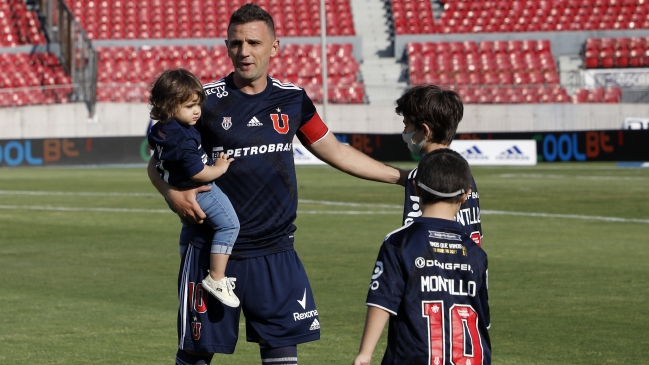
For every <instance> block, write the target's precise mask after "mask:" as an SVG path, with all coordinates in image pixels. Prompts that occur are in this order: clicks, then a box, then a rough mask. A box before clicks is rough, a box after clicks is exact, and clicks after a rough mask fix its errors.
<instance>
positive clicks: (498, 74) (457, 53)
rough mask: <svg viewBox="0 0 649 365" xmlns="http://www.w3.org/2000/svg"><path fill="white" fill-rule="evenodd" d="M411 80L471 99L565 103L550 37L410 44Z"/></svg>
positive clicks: (566, 97)
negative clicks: (441, 87) (455, 92)
mask: <svg viewBox="0 0 649 365" xmlns="http://www.w3.org/2000/svg"><path fill="white" fill-rule="evenodd" d="M406 51H407V57H408V71H409V79H410V83H411V84H413V85H418V84H438V85H442V86H446V87H451V88H454V89H456V90H457V91H458V93H460V95H462V97H463V100H464V102H465V103H483V104H484V103H538V102H544V103H554V102H556V103H565V102H570V97H569V96H568V94H567V92H566V90H565V89H564V88H562V87H561V86H560V80H559V74H558V73H557V66H556V63H555V62H554V58H553V56H552V53H551V52H550V42H549V41H547V40H524V41H519V40H510V41H493V42H492V41H482V42H480V43H479V44H478V43H475V42H471V41H464V42H435V43H434V42H423V43H415V42H411V43H408V45H407V48H406Z"/></svg>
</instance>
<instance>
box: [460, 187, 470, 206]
mask: <svg viewBox="0 0 649 365" xmlns="http://www.w3.org/2000/svg"><path fill="white" fill-rule="evenodd" d="M470 194H471V189H469V190H468V191H467V192H466V193H464V195H462V204H464V202H465V201H466V200H467V198H468V197H469V195H470Z"/></svg>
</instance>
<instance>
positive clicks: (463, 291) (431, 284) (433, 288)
mask: <svg viewBox="0 0 649 365" xmlns="http://www.w3.org/2000/svg"><path fill="white" fill-rule="evenodd" d="M476 288H477V285H476V283H475V281H466V282H465V281H464V280H461V279H460V280H455V279H446V278H443V277H441V276H438V275H433V276H422V277H421V291H422V292H447V293H449V294H451V295H457V296H463V297H466V296H470V297H475V293H476Z"/></svg>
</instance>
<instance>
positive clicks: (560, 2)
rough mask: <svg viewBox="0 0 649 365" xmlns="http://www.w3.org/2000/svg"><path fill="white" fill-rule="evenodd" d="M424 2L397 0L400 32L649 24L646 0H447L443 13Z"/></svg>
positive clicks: (646, 26)
mask: <svg viewBox="0 0 649 365" xmlns="http://www.w3.org/2000/svg"><path fill="white" fill-rule="evenodd" d="M420 3H428V1H421V2H419V1H414V0H392V9H393V18H394V24H395V25H394V27H395V32H396V34H432V33H511V32H556V31H559V32H560V31H568V30H571V31H581V30H608V29H649V18H648V14H649V3H648V2H646V1H645V0H526V1H513V0H500V1H484V0H473V1H471V0H468V1H467V0H445V1H444V10H443V11H442V12H441V14H440V17H439V18H438V19H434V16H433V13H432V12H428V11H426V10H425V9H424V10H422V9H421V8H419V7H417V6H418V4H420ZM423 7H425V8H427V6H423ZM417 17H419V20H418V21H419V22H420V24H425V26H419V27H417V26H414V25H412V23H414V22H416V21H417V20H416V19H417ZM424 17H425V19H424Z"/></svg>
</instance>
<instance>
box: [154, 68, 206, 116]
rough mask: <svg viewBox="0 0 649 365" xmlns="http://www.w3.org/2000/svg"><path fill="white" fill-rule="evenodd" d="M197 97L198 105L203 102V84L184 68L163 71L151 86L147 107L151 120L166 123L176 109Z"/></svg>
mask: <svg viewBox="0 0 649 365" xmlns="http://www.w3.org/2000/svg"><path fill="white" fill-rule="evenodd" d="M194 95H196V96H198V103H199V104H202V103H203V101H204V100H205V92H204V91H203V84H201V81H200V80H199V79H198V78H197V77H196V76H195V75H194V74H193V73H191V72H189V71H187V70H185V69H184V68H178V69H174V70H165V71H163V72H162V73H161V74H160V76H158V78H156V79H155V81H154V82H153V84H152V86H151V96H149V105H150V107H151V112H150V113H149V115H150V116H151V119H154V120H157V121H159V122H162V123H168V122H169V121H170V120H171V118H173V116H174V114H175V113H176V111H177V110H178V108H179V107H180V106H181V105H182V104H183V103H186V102H187V101H189V100H191V99H192V97H193V96H194Z"/></svg>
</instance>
